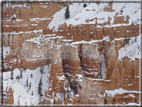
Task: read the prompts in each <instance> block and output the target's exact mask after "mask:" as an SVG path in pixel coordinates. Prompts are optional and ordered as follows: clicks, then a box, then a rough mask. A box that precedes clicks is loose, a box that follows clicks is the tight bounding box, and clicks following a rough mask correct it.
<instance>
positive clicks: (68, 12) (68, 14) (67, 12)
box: [65, 5, 70, 19]
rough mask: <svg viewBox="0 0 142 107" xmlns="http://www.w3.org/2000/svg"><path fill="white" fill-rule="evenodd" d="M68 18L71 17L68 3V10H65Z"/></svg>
mask: <svg viewBox="0 0 142 107" xmlns="http://www.w3.org/2000/svg"><path fill="white" fill-rule="evenodd" d="M68 18H70V11H69V6H68V5H67V8H66V12H65V19H68Z"/></svg>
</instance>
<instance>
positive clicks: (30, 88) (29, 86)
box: [29, 82, 31, 90]
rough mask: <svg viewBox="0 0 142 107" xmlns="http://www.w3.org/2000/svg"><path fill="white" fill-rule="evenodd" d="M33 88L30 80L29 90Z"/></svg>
mask: <svg viewBox="0 0 142 107" xmlns="http://www.w3.org/2000/svg"><path fill="white" fill-rule="evenodd" d="M30 89H31V82H30V84H29V90H30Z"/></svg>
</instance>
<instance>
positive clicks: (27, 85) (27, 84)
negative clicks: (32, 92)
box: [26, 77, 28, 87]
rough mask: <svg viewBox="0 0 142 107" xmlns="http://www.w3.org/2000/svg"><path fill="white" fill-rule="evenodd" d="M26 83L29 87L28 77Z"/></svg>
mask: <svg viewBox="0 0 142 107" xmlns="http://www.w3.org/2000/svg"><path fill="white" fill-rule="evenodd" d="M26 85H27V87H28V77H27V81H26Z"/></svg>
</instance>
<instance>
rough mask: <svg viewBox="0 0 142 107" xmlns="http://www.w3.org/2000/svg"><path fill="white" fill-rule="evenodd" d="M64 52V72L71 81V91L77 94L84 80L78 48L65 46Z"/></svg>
mask: <svg viewBox="0 0 142 107" xmlns="http://www.w3.org/2000/svg"><path fill="white" fill-rule="evenodd" d="M62 52H63V53H62V59H63V72H64V74H65V76H66V77H67V79H68V80H69V84H70V87H71V89H73V90H74V92H75V93H77V88H78V87H79V86H81V85H82V78H83V77H82V73H81V67H80V59H79V55H78V47H77V46H73V45H63V48H62Z"/></svg>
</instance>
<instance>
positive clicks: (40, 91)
mask: <svg viewBox="0 0 142 107" xmlns="http://www.w3.org/2000/svg"><path fill="white" fill-rule="evenodd" d="M38 94H39V95H40V97H41V96H42V77H41V78H40V81H39V84H38Z"/></svg>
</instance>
